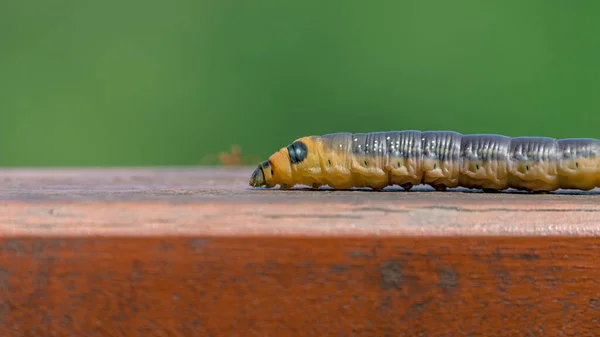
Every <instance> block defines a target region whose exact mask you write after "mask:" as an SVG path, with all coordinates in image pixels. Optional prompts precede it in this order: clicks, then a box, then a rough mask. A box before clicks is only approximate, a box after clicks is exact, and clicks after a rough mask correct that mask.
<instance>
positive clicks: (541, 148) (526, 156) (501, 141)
mask: <svg viewBox="0 0 600 337" xmlns="http://www.w3.org/2000/svg"><path fill="white" fill-rule="evenodd" d="M321 138H322V139H323V141H324V143H325V144H326V145H327V146H328V147H330V148H336V147H339V148H349V149H351V153H352V154H354V155H362V156H365V155H366V156H374V157H375V156H383V155H387V156H390V157H405V158H419V157H420V156H424V157H428V158H436V159H439V160H442V161H446V160H463V159H468V160H478V159H479V160H507V159H509V160H515V161H555V160H560V159H562V158H570V157H580V158H582V157H583V158H595V157H596V156H600V140H598V139H593V138H569V139H561V140H556V139H553V138H547V137H516V138H510V137H507V136H503V135H493V134H473V135H462V134H460V133H457V132H454V131H424V132H420V131H414V130H409V131H389V132H372V133H332V134H326V135H323V136H321ZM340 145H342V146H340Z"/></svg>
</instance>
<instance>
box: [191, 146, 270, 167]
mask: <svg viewBox="0 0 600 337" xmlns="http://www.w3.org/2000/svg"><path fill="white" fill-rule="evenodd" d="M257 160H259V159H258V158H257V157H256V156H253V155H250V156H244V155H243V154H242V147H241V146H239V145H232V146H231V150H230V151H229V152H221V153H219V154H218V156H215V155H214V154H210V155H207V156H205V157H204V158H203V159H202V160H200V162H199V164H200V165H211V164H215V163H216V164H218V165H221V166H246V165H248V163H249V162H256V161H257Z"/></svg>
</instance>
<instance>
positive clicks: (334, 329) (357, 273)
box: [0, 168, 600, 337]
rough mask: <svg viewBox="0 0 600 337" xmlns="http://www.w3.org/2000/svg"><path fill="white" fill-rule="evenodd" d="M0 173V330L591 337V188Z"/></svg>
mask: <svg viewBox="0 0 600 337" xmlns="http://www.w3.org/2000/svg"><path fill="white" fill-rule="evenodd" d="M252 169H253V168H242V169H222V170H211V169H200V168H199V169H185V170H184V169H181V170H174V169H173V170H167V169H164V170H162V169H161V170H159V169H156V170H151V169H128V170H117V169H110V170H9V169H5V170H0V233H1V234H2V235H1V237H0V291H1V294H2V295H1V297H0V299H1V301H0V336H435V337H441V336H444V337H446V336H484V335H485V336H597V335H600V237H598V234H599V231H600V192H599V191H597V190H595V191H590V192H585V193H575V192H574V191H560V192H559V193H554V194H550V195H529V194H524V193H499V194H484V193H479V192H474V191H465V190H461V191H459V192H432V191H431V189H427V188H420V189H419V190H417V191H414V192H408V193H407V192H403V191H400V190H394V189H391V190H390V191H384V192H370V191H341V192H333V191H327V190H326V191H310V190H296V191H278V190H250V189H249V188H248V187H247V181H248V178H249V175H250V173H251V171H252Z"/></svg>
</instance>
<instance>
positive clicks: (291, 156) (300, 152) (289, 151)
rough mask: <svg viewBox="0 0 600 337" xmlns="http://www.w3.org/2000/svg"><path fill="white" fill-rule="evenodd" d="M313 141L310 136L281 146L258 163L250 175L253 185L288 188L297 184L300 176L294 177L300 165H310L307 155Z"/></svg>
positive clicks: (251, 184)
mask: <svg viewBox="0 0 600 337" xmlns="http://www.w3.org/2000/svg"><path fill="white" fill-rule="evenodd" d="M312 144H313V143H312V141H311V139H310V138H309V137H305V138H300V139H298V140H296V141H294V142H293V143H292V144H290V145H289V146H287V147H283V148H281V149H280V150H279V151H277V152H275V153H274V154H273V155H271V156H270V157H269V159H268V160H265V161H263V162H262V163H260V164H258V167H257V168H256V169H255V170H254V172H252V176H251V177H250V186H252V187H273V186H275V185H280V186H281V187H282V188H288V187H292V186H294V185H296V184H297V183H299V182H298V178H299V177H294V175H295V172H296V171H297V169H298V167H299V166H306V165H310V163H308V162H307V157H309V154H310V153H311V147H312Z"/></svg>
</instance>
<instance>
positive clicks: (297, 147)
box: [287, 141, 308, 164]
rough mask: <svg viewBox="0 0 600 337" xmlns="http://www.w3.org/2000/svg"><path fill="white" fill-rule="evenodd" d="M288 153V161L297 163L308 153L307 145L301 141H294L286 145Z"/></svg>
mask: <svg viewBox="0 0 600 337" xmlns="http://www.w3.org/2000/svg"><path fill="white" fill-rule="evenodd" d="M287 150H288V154H289V155H290V162H291V163H292V164H298V163H300V162H301V161H303V160H304V159H306V156H307V155H308V147H307V146H306V144H304V143H303V142H301V141H295V142H293V143H292V144H291V145H289V146H288V147H287Z"/></svg>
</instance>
